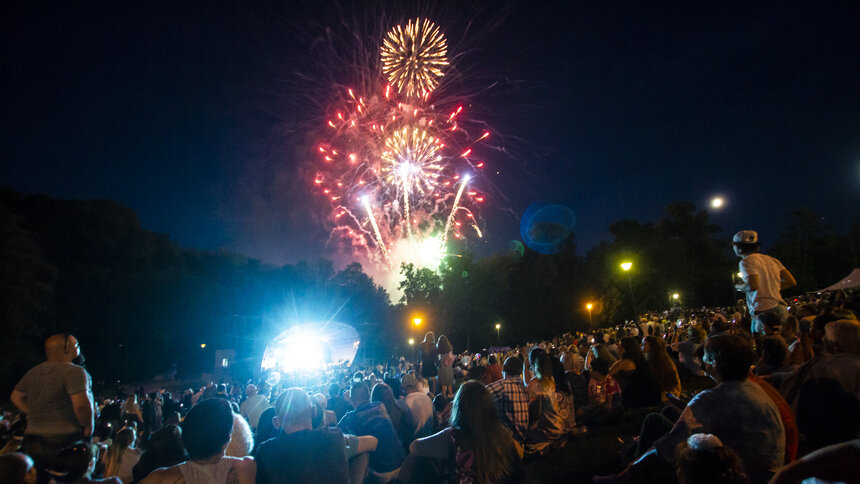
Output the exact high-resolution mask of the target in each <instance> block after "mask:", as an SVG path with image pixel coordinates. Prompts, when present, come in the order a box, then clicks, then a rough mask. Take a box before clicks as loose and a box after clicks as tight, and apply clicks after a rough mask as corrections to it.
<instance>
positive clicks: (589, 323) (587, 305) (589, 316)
mask: <svg viewBox="0 0 860 484" xmlns="http://www.w3.org/2000/svg"><path fill="white" fill-rule="evenodd" d="M593 307H594V304H591V303H588V304H586V305H585V309H588V326H591V325H592V324H593V323H592V322H591V308H593Z"/></svg>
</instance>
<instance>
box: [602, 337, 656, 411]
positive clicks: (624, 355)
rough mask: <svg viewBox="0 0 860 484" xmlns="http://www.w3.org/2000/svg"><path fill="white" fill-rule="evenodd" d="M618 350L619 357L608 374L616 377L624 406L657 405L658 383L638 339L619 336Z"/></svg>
mask: <svg viewBox="0 0 860 484" xmlns="http://www.w3.org/2000/svg"><path fill="white" fill-rule="evenodd" d="M618 350H619V351H620V352H621V359H620V360H618V361H617V362H615V364H614V365H612V367H611V368H610V369H609V376H611V377H613V378H616V379H617V380H618V383H619V384H620V385H621V403H622V404H623V405H624V408H639V407H650V406H656V405H659V404H660V402H661V399H660V385H658V384H657V379H656V378H655V377H654V373H652V372H651V367H650V366H649V365H648V362H647V361H646V360H645V355H644V354H643V353H642V348H640V347H639V340H638V339H636V338H633V337H626V338H621V344H620V345H619V346H618Z"/></svg>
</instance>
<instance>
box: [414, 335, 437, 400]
mask: <svg viewBox="0 0 860 484" xmlns="http://www.w3.org/2000/svg"><path fill="white" fill-rule="evenodd" d="M437 356H438V353H437V350H436V335H434V334H433V332H432V331H428V332H427V334H425V335H424V341H422V342H421V344H420V345H418V360H419V361H420V370H421V376H422V377H424V378H425V379H426V380H427V383H428V384H429V386H430V391H432V392H433V393H434V394H435V393H436V375H438V374H439V371H438V370H437V368H436V359H437Z"/></svg>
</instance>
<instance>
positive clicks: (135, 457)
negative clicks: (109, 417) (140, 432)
mask: <svg viewBox="0 0 860 484" xmlns="http://www.w3.org/2000/svg"><path fill="white" fill-rule="evenodd" d="M136 441H137V433H136V432H135V431H134V429H133V428H131V427H124V428H123V429H121V430H120V431H119V432H117V433H116V437H114V439H113V442H111V444H110V447H108V449H107V452H105V455H104V458H103V460H104V464H105V472H104V476H105V477H114V476H116V477H119V478H120V479H122V482H131V481H133V480H134V477H133V475H132V469H133V468H134V466H135V465H137V462H138V461H139V460H140V451H139V450H138V449H136V448H135V447H134V444H135V442H136Z"/></svg>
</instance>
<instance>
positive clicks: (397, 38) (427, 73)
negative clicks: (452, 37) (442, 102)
mask: <svg viewBox="0 0 860 484" xmlns="http://www.w3.org/2000/svg"><path fill="white" fill-rule="evenodd" d="M380 51H381V57H382V72H383V74H385V75H386V76H387V77H388V81H389V82H390V83H391V84H392V85H393V86H394V87H395V88H396V89H397V91H398V92H399V93H401V94H403V95H405V96H406V97H409V98H419V97H424V96H426V95H427V94H429V93H430V92H432V91H433V90H434V89H436V87H437V86H438V85H439V78H441V77H442V76H443V75H444V74H443V73H442V68H443V67H445V66H446V65H448V58H447V55H448V43H447V41H446V40H445V36H444V35H443V34H442V32H441V31H440V30H439V27H438V26H437V25H436V24H434V23H433V22H431V21H429V20H427V19H424V20H421V19H415V22H414V23H413V22H412V21H411V20H410V21H409V22H407V23H406V27H403V26H402V25H398V26H396V27H394V28H393V29H391V30H390V31H389V32H388V34H387V35H386V38H385V40H383V42H382V48H381V50H380Z"/></svg>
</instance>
